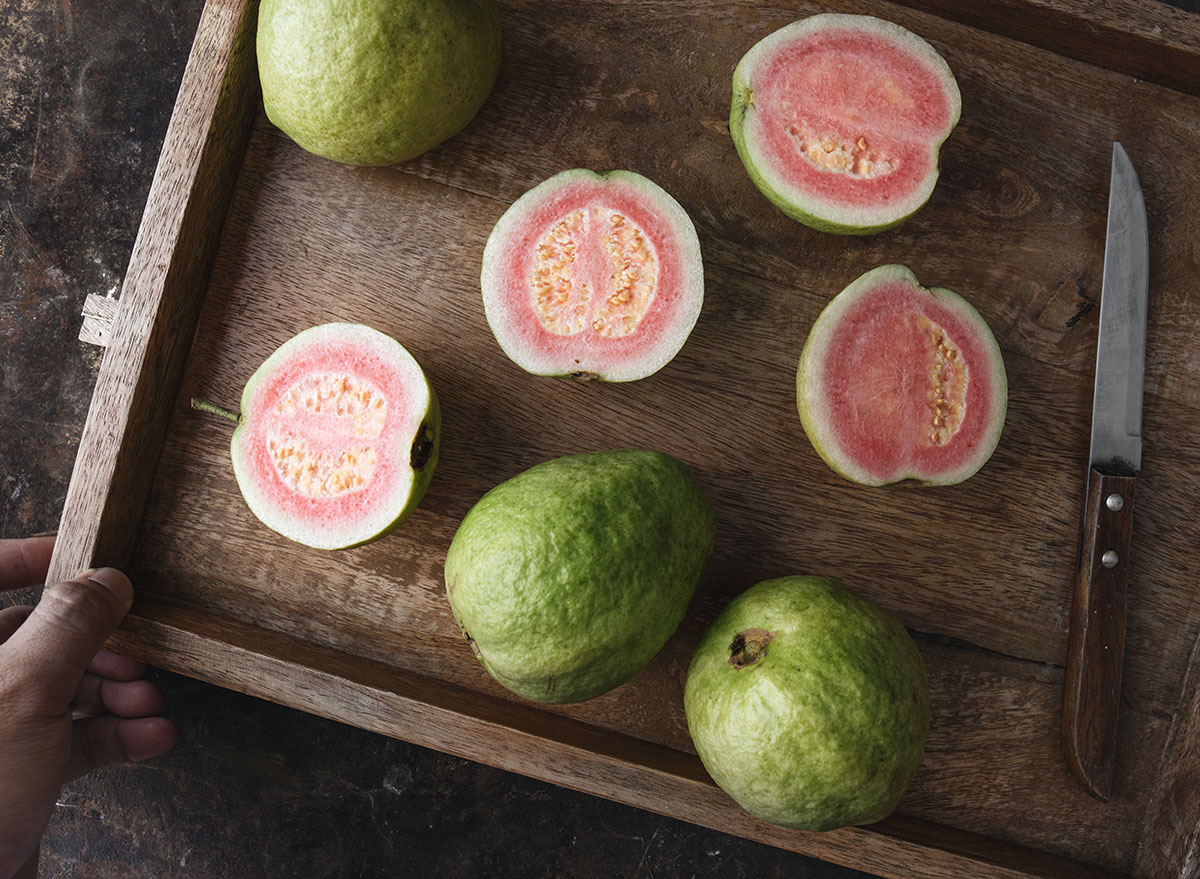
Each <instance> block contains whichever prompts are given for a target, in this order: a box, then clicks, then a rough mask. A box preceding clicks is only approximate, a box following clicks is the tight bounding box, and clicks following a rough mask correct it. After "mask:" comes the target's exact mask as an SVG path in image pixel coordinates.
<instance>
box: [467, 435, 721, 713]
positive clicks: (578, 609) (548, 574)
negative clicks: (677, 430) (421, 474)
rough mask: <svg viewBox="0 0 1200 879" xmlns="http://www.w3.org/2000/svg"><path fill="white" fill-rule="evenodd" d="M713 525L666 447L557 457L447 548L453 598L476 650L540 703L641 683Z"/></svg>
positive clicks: (502, 488)
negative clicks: (640, 674) (634, 680)
mask: <svg viewBox="0 0 1200 879" xmlns="http://www.w3.org/2000/svg"><path fill="white" fill-rule="evenodd" d="M715 537H716V519H715V515H714V512H713V509H712V506H711V505H710V504H709V502H708V500H707V499H706V498H705V497H704V494H703V492H702V491H701V489H700V486H699V484H698V483H697V482H696V480H695V478H694V477H693V475H692V473H691V471H690V470H689V469H688V468H687V466H686V465H685V464H683V463H682V462H680V461H678V460H676V459H675V458H672V457H670V456H669V455H665V454H662V453H660V452H651V451H638V450H616V451H602V452H589V453H585V454H580V455H569V456H566V457H563V458H556V459H553V460H550V461H546V462H544V463H542V464H538V465H537V466H535V467H533V468H531V469H529V470H526V471H525V472H524V473H521V474H519V475H517V476H515V477H513V478H512V479H510V480H508V481H507V482H503V483H501V484H500V485H498V486H496V487H495V488H493V489H492V490H491V491H489V492H488V493H487V494H485V495H484V496H483V497H482V498H481V499H480V500H479V502H478V503H476V504H475V506H474V507H472V508H471V510H470V511H469V512H468V513H467V515H466V517H465V518H464V519H463V521H462V523H461V525H460V526H459V528H458V531H457V533H456V534H455V535H454V539H453V541H452V542H451V544H450V549H449V551H448V552H447V554H446V570H445V573H446V594H447V597H448V599H449V602H450V607H451V610H452V611H453V613H454V618H455V620H456V621H457V622H458V625H459V626H460V627H461V629H462V630H463V632H464V634H465V635H466V637H467V638H468V639H469V640H470V641H471V642H472V648H473V650H474V651H475V654H476V656H477V657H478V658H479V660H480V661H481V662H482V663H483V665H484V667H485V668H486V669H487V670H488V671H489V672H490V673H491V674H492V676H493V677H494V678H495V679H496V680H497V681H499V682H500V683H501V684H502V685H504V686H505V687H506V688H507V689H509V690H511V691H512V692H514V693H516V694H517V695H519V696H521V697H523V698H525V699H528V700H530V701H533V702H544V703H564V702H582V701H585V700H587V699H591V698H593V697H595V696H599V695H600V694H602V693H605V692H608V691H609V690H611V689H613V688H614V687H616V686H618V685H619V684H622V683H624V682H625V681H627V680H629V679H630V678H632V677H633V676H634V675H635V674H637V672H638V671H640V670H641V668H642V667H643V666H645V665H646V663H648V662H649V661H650V659H651V658H652V657H653V656H654V655H655V654H656V653H658V651H659V650H660V649H661V648H662V646H663V644H664V643H666V641H667V639H668V638H669V637H670V636H671V634H672V633H673V632H674V631H675V629H676V628H677V627H678V625H679V623H680V621H681V620H682V619H683V615H684V612H685V610H686V609H687V606H688V603H689V602H690V601H691V598H692V594H693V593H694V592H695V590H696V586H697V584H698V583H699V581H700V577H701V574H702V572H703V570H704V565H705V563H706V562H707V560H708V558H709V556H710V555H711V553H712V549H713V544H714V540H715Z"/></svg>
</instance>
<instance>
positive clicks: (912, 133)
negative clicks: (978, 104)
mask: <svg viewBox="0 0 1200 879" xmlns="http://www.w3.org/2000/svg"><path fill="white" fill-rule="evenodd" d="M961 107H962V98H961V96H960V94H959V90H958V84H957V82H955V79H954V74H953V73H951V71H950V68H949V66H948V65H947V64H946V62H945V60H943V59H942V57H941V56H940V55H939V54H938V53H937V51H936V50H934V48H933V47H932V46H930V45H929V44H928V43H927V42H925V41H924V40H923V39H921V38H920V37H918V36H917V35H916V34H913V33H912V32H910V31H908V30H906V29H904V28H902V27H900V26H899V25H897V24H893V23H892V22H889V21H884V20H882V19H878V18H873V17H871V16H866V15H842V14H837V13H826V14H821V15H814V16H811V17H809V18H805V19H801V20H800V21H797V22H794V23H792V24H790V25H787V26H786V27H784V28H781V29H780V30H778V31H776V32H775V33H773V34H770V35H769V36H767V37H765V38H764V39H762V40H761V41H760V42H759V43H757V44H756V45H755V46H754V47H753V48H751V49H750V51H749V52H747V53H746V55H745V56H744V57H743V58H742V60H741V62H740V63H739V64H738V66H737V69H736V70H735V71H734V74H733V101H732V107H731V110H730V116H729V129H730V132H731V134H732V135H733V142H734V145H735V146H736V147H737V151H738V154H739V155H740V156H741V159H742V163H743V164H744V165H745V166H746V170H747V172H748V173H749V174H750V177H751V179H752V180H753V181H754V183H755V185H756V186H757V187H758V188H759V189H760V190H761V191H762V193H763V194H764V195H765V196H766V197H767V198H768V199H770V200H771V202H772V203H774V204H775V206H776V207H778V208H779V209H780V210H782V211H783V212H784V213H785V214H787V215H788V216H789V217H791V218H793V219H795V220H798V221H800V222H801V223H804V224H806V225H808V226H811V227H813V228H814V229H819V230H821V231H823V232H834V233H839V234H849V235H870V234H873V233H875V232H881V231H883V230H884V229H889V228H891V227H893V226H896V225H898V224H900V223H902V222H903V221H904V220H906V219H907V218H908V217H909V216H911V215H912V214H913V213H915V212H916V211H917V210H918V209H919V208H920V207H921V206H922V205H924V204H925V202H926V201H927V200H928V199H929V196H930V195H931V194H932V193H933V188H934V185H935V184H936V183H937V178H938V151H939V149H940V148H941V145H942V142H943V141H944V140H945V139H946V138H947V137H948V136H949V134H950V132H951V130H953V128H954V126H955V125H956V124H957V123H958V118H959V113H960V111H961Z"/></svg>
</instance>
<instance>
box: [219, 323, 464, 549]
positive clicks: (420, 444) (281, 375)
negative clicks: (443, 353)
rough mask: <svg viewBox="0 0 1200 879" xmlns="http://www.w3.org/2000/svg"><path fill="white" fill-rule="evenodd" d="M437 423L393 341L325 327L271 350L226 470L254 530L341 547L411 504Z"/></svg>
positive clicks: (383, 528)
mask: <svg viewBox="0 0 1200 879" xmlns="http://www.w3.org/2000/svg"><path fill="white" fill-rule="evenodd" d="M440 427H441V419H440V413H439V410H438V403H437V398H436V397H435V396H434V393H433V389H432V388H431V387H430V386H429V382H428V381H427V380H426V378H425V374H424V372H422V371H421V367H420V366H419V365H418V364H417V361H416V360H414V359H413V357H412V355H411V354H409V353H408V351H407V350H405V348H404V346H403V345H401V344H400V343H399V342H397V341H396V340H395V339H392V338H391V337H389V336H387V335H385V334H383V333H381V332H379V331H378V330H374V329H372V328H370V327H366V326H362V325H359V324H346V323H331V324H324V325H322V326H318V327H313V328H311V329H308V330H305V331H304V332H302V333H300V334H299V335H297V336H295V337H293V338H292V339H290V340H288V341H287V342H285V343H284V344H283V345H281V346H280V347H279V348H278V349H277V350H276V351H275V353H273V354H272V355H271V356H270V357H268V358H267V359H266V361H264V362H263V364H262V366H260V367H259V368H258V369H257V370H256V371H255V373H254V375H252V376H251V377H250V380H249V381H248V382H247V383H246V388H245V390H244V391H243V392H242V414H241V419H240V423H239V424H238V428H237V430H235V431H234V432H233V440H232V442H231V453H232V457H233V472H234V475H235V476H236V477H237V482H238V487H239V488H240V489H241V491H242V495H243V496H244V497H245V499H246V503H247V504H249V506H250V509H251V511H252V512H253V513H254V515H256V516H257V517H258V518H259V519H261V520H262V522H263V524H264V525H266V526H267V527H269V528H272V529H274V530H275V531H278V532H279V533H280V534H282V535H283V536H285V537H288V538H290V539H292V540H295V541H297V542H298V543H303V544H306V545H308V546H312V547H316V548H318V549H345V548H348V547H351V546H357V545H359V544H362V543H367V542H369V541H372V540H375V539H376V538H379V537H382V536H383V535H385V534H387V533H388V532H389V531H391V530H392V529H394V528H396V527H397V526H399V525H400V524H401V523H402V522H403V521H404V520H405V519H406V518H408V516H409V514H410V513H411V512H412V511H413V510H414V509H415V508H416V506H417V503H418V502H419V501H420V500H421V497H422V495H424V493H425V489H426V487H427V486H428V485H429V480H430V477H431V476H432V475H433V470H434V468H435V467H436V466H437V456H438V434H439V431H440Z"/></svg>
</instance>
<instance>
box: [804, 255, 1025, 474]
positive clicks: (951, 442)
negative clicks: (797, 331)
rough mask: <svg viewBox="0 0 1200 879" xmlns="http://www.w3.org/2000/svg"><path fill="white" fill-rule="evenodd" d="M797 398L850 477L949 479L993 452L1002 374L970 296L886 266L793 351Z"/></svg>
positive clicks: (829, 454) (819, 446) (812, 436)
mask: <svg viewBox="0 0 1200 879" xmlns="http://www.w3.org/2000/svg"><path fill="white" fill-rule="evenodd" d="M796 401H797V404H798V406H799V409H800V420H801V422H803V424H804V431H805V433H807V434H808V438H809V440H810V441H811V442H812V444H813V448H814V449H816V450H817V453H818V454H819V455H820V456H821V457H822V458H824V459H825V461H826V463H828V464H829V466H830V467H832V468H833V469H834V470H836V471H837V472H838V473H840V474H841V475H842V476H844V477H846V478H847V479H850V480H852V481H854V482H861V483H863V484H864V485H886V484H889V483H893V482H901V481H904V480H910V479H911V480H915V481H917V482H920V483H924V484H927V485H950V484H953V483H955V482H961V481H962V480H964V479H966V478H967V477H968V476H971V475H972V474H973V473H975V471H977V470H978V469H979V468H980V467H982V466H983V464H984V462H986V461H987V459H988V458H990V457H991V455H992V452H993V451H995V449H996V443H997V442H999V440H1000V431H1001V430H1002V429H1003V427H1004V416H1005V412H1006V411H1007V408H1008V380H1007V378H1006V376H1005V372H1004V359H1003V358H1002V357H1001V355H1000V347H999V346H998V345H997V344H996V339H995V337H994V336H993V335H992V331H991V330H990V329H989V328H988V325H987V323H986V322H985V321H984V319H983V318H982V317H981V316H980V314H979V312H978V311H976V310H975V309H974V308H973V307H972V306H971V304H970V303H968V302H967V301H966V300H965V299H963V298H962V297H961V296H959V295H958V294H957V293H955V292H953V291H951V290H946V289H944V288H941V287H922V286H921V284H920V283H919V282H918V281H917V278H916V276H915V275H914V274H913V273H912V272H911V271H909V269H907V268H906V267H904V266H901V265H887V266H880V267H879V268H876V269H872V270H871V271H869V272H867V273H866V274H865V275H863V276H861V277H860V278H858V279H857V280H856V281H854V282H853V283H852V284H850V286H849V287H847V288H846V289H845V290H843V291H842V292H841V293H839V294H838V295H837V296H835V297H834V298H833V300H832V301H830V303H829V305H827V306H826V307H825V310H824V311H822V312H821V314H820V316H819V317H818V318H817V320H816V323H814V324H813V327H812V330H811V331H810V332H809V335H808V341H807V342H806V343H805V345H804V351H803V353H802V354H801V355H800V367H799V369H798V371H797V374H796Z"/></svg>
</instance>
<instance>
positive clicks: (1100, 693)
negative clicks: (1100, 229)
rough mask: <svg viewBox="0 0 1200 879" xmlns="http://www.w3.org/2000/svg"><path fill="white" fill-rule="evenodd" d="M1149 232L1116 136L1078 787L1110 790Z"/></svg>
mask: <svg viewBox="0 0 1200 879" xmlns="http://www.w3.org/2000/svg"><path fill="white" fill-rule="evenodd" d="M1149 266H1150V256H1149V235H1148V231H1147V226H1146V206H1145V202H1144V200H1143V198H1142V188H1141V185H1140V184H1139V182H1138V177H1137V173H1136V172H1135V171H1134V169H1133V164H1132V163H1131V162H1130V161H1129V156H1128V155H1127V154H1126V152H1125V150H1124V148H1123V147H1122V146H1121V144H1119V143H1114V144H1113V155H1112V175H1111V178H1110V183H1109V193H1108V226H1107V231H1106V234H1105V244H1104V278H1103V282H1102V285H1101V289H1100V332H1099V337H1098V339H1097V342H1096V385H1095V391H1094V396H1093V398H1092V437H1091V451H1090V454H1089V460H1088V480H1087V494H1086V495H1085V502H1084V517H1083V533H1082V537H1081V540H1080V552H1079V567H1078V570H1077V572H1076V576H1075V590H1074V598H1073V601H1072V605H1071V621H1070V631H1069V633H1068V638H1067V666H1066V676H1065V681H1064V688H1063V717H1062V721H1063V744H1064V749H1065V752H1066V757H1067V763H1068V765H1069V766H1070V768H1071V771H1072V773H1073V774H1074V775H1075V777H1076V778H1077V779H1078V780H1079V782H1080V783H1081V784H1082V785H1083V787H1084V789H1085V790H1086V791H1087V792H1088V793H1090V794H1092V795H1093V796H1095V797H1097V798H1098V799H1101V800H1107V799H1108V798H1109V797H1110V796H1111V795H1112V781H1113V769H1114V764H1115V758H1116V740H1117V716H1118V709H1119V707H1120V693H1121V665H1122V662H1123V659H1124V653H1125V599H1126V587H1127V584H1128V575H1129V562H1130V558H1129V556H1130V552H1129V550H1130V539H1131V535H1132V529H1133V486H1134V474H1135V473H1136V472H1137V471H1138V470H1140V469H1141V466H1142V390H1143V384H1144V377H1145V366H1146V299H1147V295H1148V290H1149V279H1150V271H1149Z"/></svg>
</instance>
